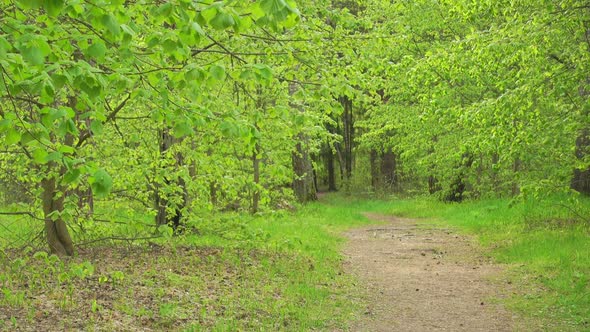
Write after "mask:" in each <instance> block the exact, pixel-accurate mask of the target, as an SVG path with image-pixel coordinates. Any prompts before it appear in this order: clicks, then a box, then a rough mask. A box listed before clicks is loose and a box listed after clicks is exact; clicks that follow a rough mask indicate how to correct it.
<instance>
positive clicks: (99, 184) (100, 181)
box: [88, 169, 113, 197]
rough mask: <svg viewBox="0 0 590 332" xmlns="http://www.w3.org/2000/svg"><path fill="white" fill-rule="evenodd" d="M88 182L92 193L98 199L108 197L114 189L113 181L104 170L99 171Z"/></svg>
mask: <svg viewBox="0 0 590 332" xmlns="http://www.w3.org/2000/svg"><path fill="white" fill-rule="evenodd" d="M88 181H89V182H90V187H91V188H92V192H93V193H94V194H95V195H96V196H97V197H105V196H107V195H108V194H109V193H110V192H111V188H112V187H113V179H112V178H111V176H110V175H109V174H108V173H107V172H106V171H105V170H104V169H98V170H97V171H96V172H94V174H92V175H91V176H90V177H89V178H88Z"/></svg>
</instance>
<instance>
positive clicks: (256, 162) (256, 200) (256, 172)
mask: <svg viewBox="0 0 590 332" xmlns="http://www.w3.org/2000/svg"><path fill="white" fill-rule="evenodd" d="M259 153H260V145H259V144H258V143H256V146H255V147H254V151H253V152H252V169H253V180H254V190H253V192H252V208H251V210H252V214H255V213H256V212H258V208H259V204H260V190H259V188H258V186H259V185H260V158H258V154H259Z"/></svg>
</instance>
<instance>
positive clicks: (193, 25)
mask: <svg viewBox="0 0 590 332" xmlns="http://www.w3.org/2000/svg"><path fill="white" fill-rule="evenodd" d="M191 29H192V30H193V31H194V32H196V33H197V34H198V35H200V36H204V35H205V31H204V30H203V28H202V27H201V25H200V24H199V23H197V22H192V23H191Z"/></svg>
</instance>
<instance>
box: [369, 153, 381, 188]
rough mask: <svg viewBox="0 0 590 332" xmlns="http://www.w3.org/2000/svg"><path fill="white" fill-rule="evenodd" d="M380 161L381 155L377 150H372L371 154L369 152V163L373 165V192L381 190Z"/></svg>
mask: <svg viewBox="0 0 590 332" xmlns="http://www.w3.org/2000/svg"><path fill="white" fill-rule="evenodd" d="M378 161H379V154H378V153H377V150H375V149H371V152H369V163H370V164H371V187H373V190H378V189H380V188H379V187H380V176H379V175H380V174H379V166H378Z"/></svg>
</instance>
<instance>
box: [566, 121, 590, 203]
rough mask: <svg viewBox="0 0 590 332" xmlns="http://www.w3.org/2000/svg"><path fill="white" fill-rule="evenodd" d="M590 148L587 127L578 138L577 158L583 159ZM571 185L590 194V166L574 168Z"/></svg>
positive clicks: (589, 133) (581, 191) (589, 132)
mask: <svg viewBox="0 0 590 332" xmlns="http://www.w3.org/2000/svg"><path fill="white" fill-rule="evenodd" d="M589 148H590V130H588V129H585V130H583V131H582V133H581V134H580V136H578V138H577V139H576V158H577V159H578V160H581V159H583V158H584V157H585V156H586V154H587V153H588V150H589ZM570 187H571V188H572V189H574V190H576V191H578V192H580V193H582V194H585V195H590V168H587V169H574V174H573V176H572V180H571V184H570Z"/></svg>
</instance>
